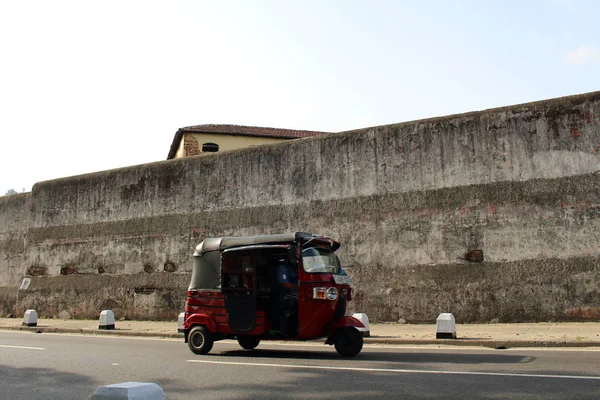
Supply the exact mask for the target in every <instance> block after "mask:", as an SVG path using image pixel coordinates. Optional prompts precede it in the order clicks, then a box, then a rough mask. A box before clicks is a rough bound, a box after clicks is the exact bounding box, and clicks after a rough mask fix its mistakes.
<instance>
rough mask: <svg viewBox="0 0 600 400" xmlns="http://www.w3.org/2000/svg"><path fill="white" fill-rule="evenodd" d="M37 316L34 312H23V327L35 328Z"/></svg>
mask: <svg viewBox="0 0 600 400" xmlns="http://www.w3.org/2000/svg"><path fill="white" fill-rule="evenodd" d="M37 321H38V315H37V311H35V310H27V311H25V316H24V317H23V326H37Z"/></svg>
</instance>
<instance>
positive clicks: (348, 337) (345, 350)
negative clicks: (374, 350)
mask: <svg viewBox="0 0 600 400" xmlns="http://www.w3.org/2000/svg"><path fill="white" fill-rule="evenodd" d="M333 343H334V345H335V350H336V351H337V352H338V354H339V355H340V356H342V357H354V356H355V355H357V354H358V353H360V351H361V350H362V347H363V337H362V333H360V332H359V330H358V329H356V328H352V327H350V326H345V327H343V328H340V329H338V330H337V332H336V335H335V338H334V342H333Z"/></svg>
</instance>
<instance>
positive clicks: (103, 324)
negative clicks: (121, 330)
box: [98, 310, 115, 329]
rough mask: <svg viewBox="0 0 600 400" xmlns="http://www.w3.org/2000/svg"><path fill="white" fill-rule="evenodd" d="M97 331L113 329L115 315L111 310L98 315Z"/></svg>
mask: <svg viewBox="0 0 600 400" xmlns="http://www.w3.org/2000/svg"><path fill="white" fill-rule="evenodd" d="M98 329H115V314H114V313H113V312H112V311H111V310H104V311H102V312H101V313H100V324H99V325H98Z"/></svg>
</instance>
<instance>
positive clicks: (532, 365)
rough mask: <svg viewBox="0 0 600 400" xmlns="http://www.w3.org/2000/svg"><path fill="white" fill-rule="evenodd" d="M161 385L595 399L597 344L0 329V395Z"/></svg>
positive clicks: (249, 391)
mask: <svg viewBox="0 0 600 400" xmlns="http://www.w3.org/2000/svg"><path fill="white" fill-rule="evenodd" d="M127 381H138V382H154V383H157V384H159V385H160V386H161V387H162V388H163V389H164V390H165V393H166V395H167V399H170V400H174V399H332V398H340V399H345V400H346V399H349V400H352V399H383V398H390V399H391V398H393V399H401V398H407V399H438V398H439V399H442V398H443V399H454V398H461V399H506V398H519V399H526V398H543V399H598V398H600V349H589V348H588V349H561V350H556V349H554V350H543V349H514V350H511V349H509V350H490V349H472V348H462V347H445V348H434V347H426V346H415V347H399V346H394V347H391V346H390V347H383V346H365V348H364V349H363V352H362V353H361V354H359V355H358V356H357V357H355V358H353V359H342V358H340V357H339V356H338V355H337V353H336V352H335V350H334V349H333V348H331V347H329V346H322V345H315V344H303V345H298V344H293V345H287V344H276V343H275V344H267V343H261V345H260V346H259V347H258V348H257V350H254V351H245V350H241V349H240V347H239V346H238V345H237V343H236V342H218V343H215V347H214V348H213V350H212V352H211V354H209V355H207V356H196V355H194V354H193V353H191V352H190V351H189V350H188V348H187V345H185V344H184V343H183V342H182V341H180V340H173V339H156V340H154V339H147V338H144V339H141V338H139V339H138V338H122V337H104V336H102V337H97V336H83V335H65V334H49V333H44V334H35V333H22V332H5V331H1V332H0V399H11V400H13V399H15V400H20V399H23V400H24V399H27V400H33V399H89V398H90V397H91V395H92V393H93V392H94V391H95V390H96V389H97V388H98V387H100V386H102V385H106V384H111V383H118V382H127Z"/></svg>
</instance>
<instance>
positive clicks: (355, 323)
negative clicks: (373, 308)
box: [333, 316, 365, 330]
mask: <svg viewBox="0 0 600 400" xmlns="http://www.w3.org/2000/svg"><path fill="white" fill-rule="evenodd" d="M345 326H351V327H353V328H364V327H365V326H364V325H363V323H362V322H360V321H359V320H357V319H356V318H354V317H348V316H344V317H342V318H340V319H338V320H337V321H335V325H334V326H333V329H334V330H335V329H338V328H343V327H345Z"/></svg>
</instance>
